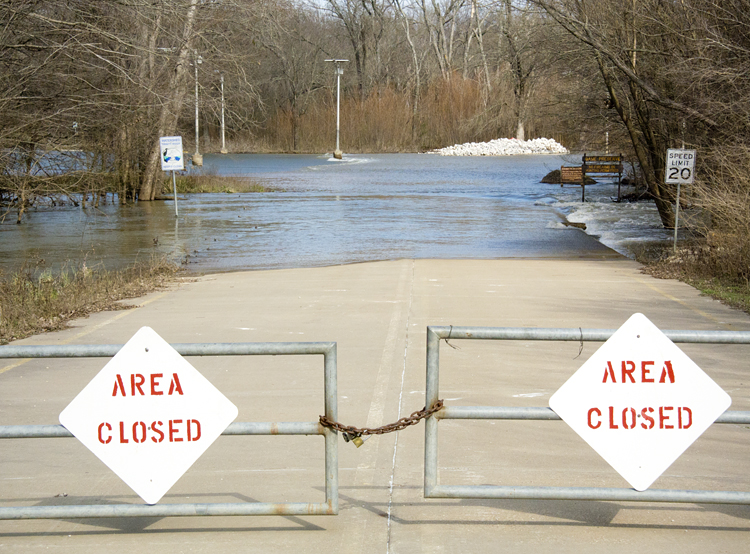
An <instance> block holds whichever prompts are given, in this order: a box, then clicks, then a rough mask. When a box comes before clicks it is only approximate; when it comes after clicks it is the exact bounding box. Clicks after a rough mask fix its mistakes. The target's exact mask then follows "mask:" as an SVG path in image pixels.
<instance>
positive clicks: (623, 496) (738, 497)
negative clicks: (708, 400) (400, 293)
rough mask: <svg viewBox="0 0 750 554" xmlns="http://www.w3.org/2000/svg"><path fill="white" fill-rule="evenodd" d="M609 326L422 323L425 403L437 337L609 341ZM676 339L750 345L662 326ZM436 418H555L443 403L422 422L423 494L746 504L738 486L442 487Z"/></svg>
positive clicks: (746, 339)
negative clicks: (640, 489) (711, 488)
mask: <svg viewBox="0 0 750 554" xmlns="http://www.w3.org/2000/svg"><path fill="white" fill-rule="evenodd" d="M614 332H615V331H614V330H608V329H528V328H516V327H507V328H490V327H456V326H447V327H446V326H429V327H427V385H426V394H425V396H426V398H427V405H431V403H432V402H434V401H435V400H437V398H438V396H439V387H438V380H439V371H440V369H439V359H440V340H442V339H475V340H477V339H478V340H540V341H576V342H578V341H596V342H604V341H606V340H608V339H609V338H610V337H611V336H612V334H613V333H614ZM664 334H665V335H666V336H667V337H668V338H669V339H670V340H672V341H673V342H675V343H696V344H750V332H747V331H664ZM440 419H506V420H559V419H560V418H559V416H558V415H557V414H556V413H555V412H554V411H553V410H552V409H550V408H547V407H536V406H533V407H497V406H446V407H444V408H443V409H441V410H440V411H439V412H437V413H436V414H434V416H433V417H430V418H428V419H427V421H426V424H427V425H426V426H425V464H424V467H425V469H424V471H425V474H424V496H425V498H497V499H512V498H519V499H520V498H523V499H542V500H601V501H639V502H696V503H716V504H750V493H748V492H737V491H686V490H647V491H643V492H638V491H635V490H634V489H611V488H572V487H513V486H486V485H482V486H447V485H440V486H439V485H438V484H437V481H438V470H437V456H438V449H437V445H438V432H437V425H438V422H439V420H440ZM716 423H727V424H737V423H741V424H749V423H750V412H747V411H733V412H730V411H727V412H725V413H724V414H722V415H721V416H719V418H718V419H717V420H716Z"/></svg>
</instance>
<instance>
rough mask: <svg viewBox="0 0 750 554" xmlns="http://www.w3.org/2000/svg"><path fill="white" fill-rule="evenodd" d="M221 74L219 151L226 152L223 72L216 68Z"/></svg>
mask: <svg viewBox="0 0 750 554" xmlns="http://www.w3.org/2000/svg"><path fill="white" fill-rule="evenodd" d="M216 71H217V72H218V73H219V74H220V75H221V153H222V154H226V153H227V141H226V134H225V132H224V129H225V127H224V72H223V71H219V70H218V69H217V70H216Z"/></svg>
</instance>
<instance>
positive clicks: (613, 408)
mask: <svg viewBox="0 0 750 554" xmlns="http://www.w3.org/2000/svg"><path fill="white" fill-rule="evenodd" d="M731 403H732V399H731V398H730V397H729V395H728V394H727V393H726V392H724V391H723V390H722V389H721V387H719V385H717V384H716V383H715V382H714V381H713V380H712V379H711V378H710V377H709V376H708V375H706V374H705V373H704V372H703V370H701V369H700V368H699V367H698V366H697V365H696V364H695V362H693V361H692V360H691V359H690V358H688V357H687V355H686V354H685V353H684V352H682V350H680V349H679V348H678V347H677V346H676V345H675V344H674V343H673V342H672V341H671V340H669V339H668V338H667V336H666V335H664V333H662V332H661V331H660V330H659V329H658V328H657V327H656V326H655V325H654V324H653V323H651V322H650V321H649V320H648V319H647V318H646V316H644V315H643V314H634V315H633V316H631V317H630V319H628V320H627V321H626V322H625V323H624V324H623V326H622V327H620V328H619V329H618V330H617V331H616V332H615V333H614V334H613V335H612V336H611V337H610V338H609V340H608V341H607V342H605V343H604V344H603V345H602V346H601V348H599V350H597V351H596V352H595V353H594V355H593V356H591V358H589V359H588V360H587V361H586V362H585V363H584V364H583V365H582V366H581V368H580V369H579V370H578V371H577V372H576V373H574V374H573V376H572V377H570V379H568V381H566V382H565V384H563V386H562V387H560V389H558V391H557V392H555V394H553V395H552V397H551V398H550V400H549V405H550V408H552V409H553V410H554V411H555V412H556V413H557V415H559V416H560V418H561V419H562V420H563V421H565V423H567V424H568V425H569V426H570V427H571V428H572V429H573V430H574V431H575V432H576V433H578V435H579V436H580V437H581V438H582V439H583V440H585V441H586V442H587V443H588V444H589V445H590V446H591V447H592V448H593V449H594V450H595V451H596V452H597V453H598V454H599V455H600V456H601V457H602V458H604V460H605V461H607V462H608V463H609V464H610V465H611V466H612V467H613V468H614V469H615V470H616V471H617V472H618V473H619V474H620V475H621V476H622V477H623V478H625V480H626V481H627V482H628V483H630V484H631V485H632V486H633V488H634V489H635V490H637V491H644V490H646V489H647V488H648V487H649V486H651V484H652V483H653V482H654V481H655V480H656V479H658V478H659V476H660V475H661V474H662V473H663V472H664V471H666V470H667V468H668V467H669V466H670V465H672V463H673V462H674V461H675V460H676V459H677V458H679V456H680V455H681V454H682V453H683V452H684V451H685V450H687V448H688V447H689V446H690V445H691V444H692V443H693V441H695V440H696V439H697V438H698V437H699V436H700V435H702V434H703V432H704V431H705V430H706V429H708V428H709V427H710V426H711V424H713V422H714V421H716V418H718V417H719V416H720V415H721V414H723V413H724V412H725V411H726V410H727V408H729V406H730V404H731Z"/></svg>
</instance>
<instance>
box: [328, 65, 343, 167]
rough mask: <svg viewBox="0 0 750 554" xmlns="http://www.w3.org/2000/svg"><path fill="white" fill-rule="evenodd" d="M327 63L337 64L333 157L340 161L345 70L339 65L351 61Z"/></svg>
mask: <svg viewBox="0 0 750 554" xmlns="http://www.w3.org/2000/svg"><path fill="white" fill-rule="evenodd" d="M325 61H327V62H333V63H335V64H336V150H335V151H334V152H333V157H334V158H336V159H337V160H340V159H341V158H342V156H343V154H342V152H341V149H340V148H339V134H340V128H341V125H340V123H341V118H340V113H341V76H342V75H343V74H344V68H343V67H341V66H340V65H339V64H341V63H345V62H348V61H349V60H337V59H333V60H325Z"/></svg>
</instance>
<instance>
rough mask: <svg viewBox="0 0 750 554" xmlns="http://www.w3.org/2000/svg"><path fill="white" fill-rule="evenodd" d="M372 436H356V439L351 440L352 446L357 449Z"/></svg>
mask: <svg viewBox="0 0 750 554" xmlns="http://www.w3.org/2000/svg"><path fill="white" fill-rule="evenodd" d="M371 436H372V435H364V436H363V435H357V436H356V437H354V438H352V442H353V443H354V445H355V446H356V447H357V448H359V447H360V446H362V445H363V444H364V443H365V441H366V440H367V439H369V438H370V437H371Z"/></svg>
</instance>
